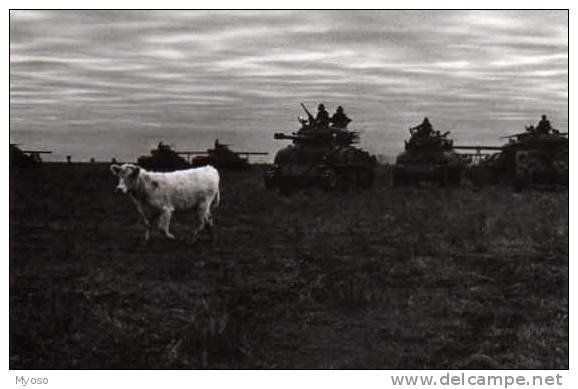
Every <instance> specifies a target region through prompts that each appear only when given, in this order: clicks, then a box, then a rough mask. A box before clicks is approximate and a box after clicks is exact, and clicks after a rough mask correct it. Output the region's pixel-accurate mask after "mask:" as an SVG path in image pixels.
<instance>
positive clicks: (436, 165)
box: [392, 151, 465, 186]
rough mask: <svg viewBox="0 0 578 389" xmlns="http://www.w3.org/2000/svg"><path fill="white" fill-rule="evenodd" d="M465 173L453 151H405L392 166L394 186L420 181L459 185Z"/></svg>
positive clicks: (460, 161) (462, 165) (413, 183)
mask: <svg viewBox="0 0 578 389" xmlns="http://www.w3.org/2000/svg"><path fill="white" fill-rule="evenodd" d="M464 175H465V164H464V163H463V162H462V160H461V159H460V157H459V156H458V155H457V153H454V152H453V151H443V152H442V151H439V152H417V151H405V152H403V153H402V154H400V155H399V156H398V157H397V160H396V163H395V165H394V167H393V173H392V183H393V185H394V186H404V185H416V184H419V183H421V182H431V183H437V184H440V185H443V186H446V185H459V184H460V183H461V181H462V179H463V177H464Z"/></svg>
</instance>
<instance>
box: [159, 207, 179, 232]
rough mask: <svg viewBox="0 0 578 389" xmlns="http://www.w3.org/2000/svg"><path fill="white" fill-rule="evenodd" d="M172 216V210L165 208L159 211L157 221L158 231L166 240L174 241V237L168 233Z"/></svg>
mask: <svg viewBox="0 0 578 389" xmlns="http://www.w3.org/2000/svg"><path fill="white" fill-rule="evenodd" d="M172 214H173V211H172V210H170V209H168V208H165V209H163V210H162V211H161V214H160V216H159V220H158V226H159V230H161V231H162V233H163V234H164V235H165V237H166V238H167V239H175V236H174V235H173V234H171V233H170V231H169V224H170V223H171V216H172Z"/></svg>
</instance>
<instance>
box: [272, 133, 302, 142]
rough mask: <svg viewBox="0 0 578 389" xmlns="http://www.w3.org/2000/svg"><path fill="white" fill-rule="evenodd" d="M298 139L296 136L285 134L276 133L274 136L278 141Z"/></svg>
mask: <svg viewBox="0 0 578 389" xmlns="http://www.w3.org/2000/svg"><path fill="white" fill-rule="evenodd" d="M297 138H298V137H297V136H296V135H287V134H284V133H282V132H276V133H275V135H273V139H277V140H280V139H288V140H294V139H297Z"/></svg>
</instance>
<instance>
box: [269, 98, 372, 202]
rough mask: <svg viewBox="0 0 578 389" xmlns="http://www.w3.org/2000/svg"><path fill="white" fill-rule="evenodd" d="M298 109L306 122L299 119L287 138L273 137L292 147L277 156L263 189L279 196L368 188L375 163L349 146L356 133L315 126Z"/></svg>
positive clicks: (354, 139)
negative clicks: (306, 190) (308, 189)
mask: <svg viewBox="0 0 578 389" xmlns="http://www.w3.org/2000/svg"><path fill="white" fill-rule="evenodd" d="M302 106H303V108H304V109H305V112H306V113H307V115H308V117H309V120H306V119H302V118H299V121H300V123H301V128H300V129H299V130H298V131H297V132H295V133H293V134H291V135H286V134H283V133H276V134H275V135H274V137H275V139H287V140H291V141H292V142H293V144H292V145H289V146H287V147H285V148H283V149H281V150H279V151H278V152H277V154H276V155H275V161H274V163H273V166H272V167H271V168H270V169H269V170H268V171H267V172H266V173H265V177H264V178H265V186H266V187H267V188H268V189H277V190H279V192H280V193H282V194H284V193H290V192H291V191H294V190H297V189H300V188H303V187H306V186H317V187H321V188H322V189H324V190H336V189H345V188H347V187H349V186H357V187H360V188H370V187H372V186H373V183H374V179H375V167H376V165H377V161H376V159H375V157H374V156H372V155H371V154H369V153H368V152H366V151H363V150H361V149H359V148H357V147H355V146H353V145H354V144H356V143H358V142H359V133H358V132H357V131H352V130H348V129H345V128H337V127H330V126H324V125H320V124H317V121H316V119H315V118H314V117H313V115H312V114H311V113H310V112H309V111H308V110H307V107H305V106H304V105H303V104H302Z"/></svg>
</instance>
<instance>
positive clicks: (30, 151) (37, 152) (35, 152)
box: [22, 150, 52, 154]
mask: <svg viewBox="0 0 578 389" xmlns="http://www.w3.org/2000/svg"><path fill="white" fill-rule="evenodd" d="M22 152H23V153H30V154H52V151H46V150H22Z"/></svg>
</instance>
